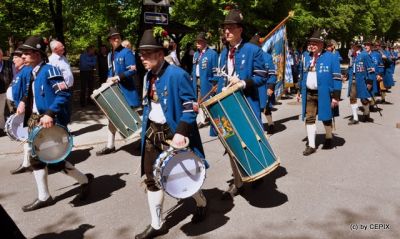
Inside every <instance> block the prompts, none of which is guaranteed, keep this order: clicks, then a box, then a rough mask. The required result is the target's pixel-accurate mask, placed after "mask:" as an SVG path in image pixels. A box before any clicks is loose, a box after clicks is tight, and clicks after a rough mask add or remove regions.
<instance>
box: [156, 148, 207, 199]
mask: <svg viewBox="0 0 400 239" xmlns="http://www.w3.org/2000/svg"><path fill="white" fill-rule="evenodd" d="M153 174H154V177H155V180H156V183H157V185H158V186H159V187H160V188H161V189H163V190H164V191H165V192H166V193H167V194H168V195H170V196H171V197H174V198H176V199H183V198H188V197H191V196H192V195H193V194H195V193H196V192H197V191H199V190H200V188H201V186H202V185H203V183H204V180H205V178H206V167H205V165H204V163H203V161H202V160H201V159H200V158H199V157H198V156H197V155H196V154H194V153H193V152H192V151H191V150H186V149H181V150H174V149H172V148H171V149H169V150H167V151H164V152H163V153H161V154H160V156H158V158H157V160H156V163H155V165H154V171H153Z"/></svg>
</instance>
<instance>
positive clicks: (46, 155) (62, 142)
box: [29, 124, 73, 163]
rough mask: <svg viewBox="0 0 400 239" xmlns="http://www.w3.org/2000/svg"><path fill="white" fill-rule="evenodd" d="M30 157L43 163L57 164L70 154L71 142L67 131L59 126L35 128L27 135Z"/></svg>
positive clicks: (70, 136)
mask: <svg viewBox="0 0 400 239" xmlns="http://www.w3.org/2000/svg"><path fill="white" fill-rule="evenodd" d="M29 144H30V146H31V148H32V156H37V157H38V159H39V160H40V161H42V162H44V163H58V162H61V161H62V160H64V159H66V158H67V157H68V155H69V154H70V153H71V150H72V146H73V140H72V135H71V134H70V132H69V130H68V129H67V128H66V127H64V126H62V125H59V124H55V125H54V126H53V127H50V128H43V127H41V126H36V127H34V128H33V129H32V131H31V132H30V134H29Z"/></svg>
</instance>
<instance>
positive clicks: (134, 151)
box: [118, 139, 141, 156]
mask: <svg viewBox="0 0 400 239" xmlns="http://www.w3.org/2000/svg"><path fill="white" fill-rule="evenodd" d="M140 144H141V141H140V139H138V140H136V141H134V142H132V143H129V144H125V145H124V146H122V147H121V148H119V149H118V151H119V150H123V151H125V152H127V153H129V154H131V155H133V156H140V155H141V152H140Z"/></svg>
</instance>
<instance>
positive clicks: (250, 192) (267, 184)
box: [241, 166, 288, 208]
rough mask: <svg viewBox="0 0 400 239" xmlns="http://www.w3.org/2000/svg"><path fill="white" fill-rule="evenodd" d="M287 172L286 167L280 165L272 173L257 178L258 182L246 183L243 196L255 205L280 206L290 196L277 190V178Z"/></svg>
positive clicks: (262, 206) (261, 206)
mask: <svg viewBox="0 0 400 239" xmlns="http://www.w3.org/2000/svg"><path fill="white" fill-rule="evenodd" d="M286 174H287V171H286V168H284V167H282V166H279V167H278V168H276V169H275V170H274V171H272V172H271V173H270V174H268V175H266V176H265V177H263V178H261V179H259V180H257V182H253V183H249V184H245V185H244V187H245V189H244V192H243V193H242V194H241V196H242V197H243V198H244V199H246V200H247V201H248V202H249V204H250V205H252V206H254V207H259V208H271V207H277V206H280V205H282V204H284V203H286V202H287V201H288V197H287V196H286V194H284V193H281V192H279V191H278V190H277V188H278V186H277V185H276V179H278V178H280V177H283V176H285V175H286Z"/></svg>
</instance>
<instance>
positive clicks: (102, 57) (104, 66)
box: [97, 45, 108, 84]
mask: <svg viewBox="0 0 400 239" xmlns="http://www.w3.org/2000/svg"><path fill="white" fill-rule="evenodd" d="M107 54H108V48H107V46H106V45H101V46H100V51H99V53H98V54H97V64H98V74H99V83H100V84H103V83H104V82H106V81H107V75H108V63H107Z"/></svg>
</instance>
